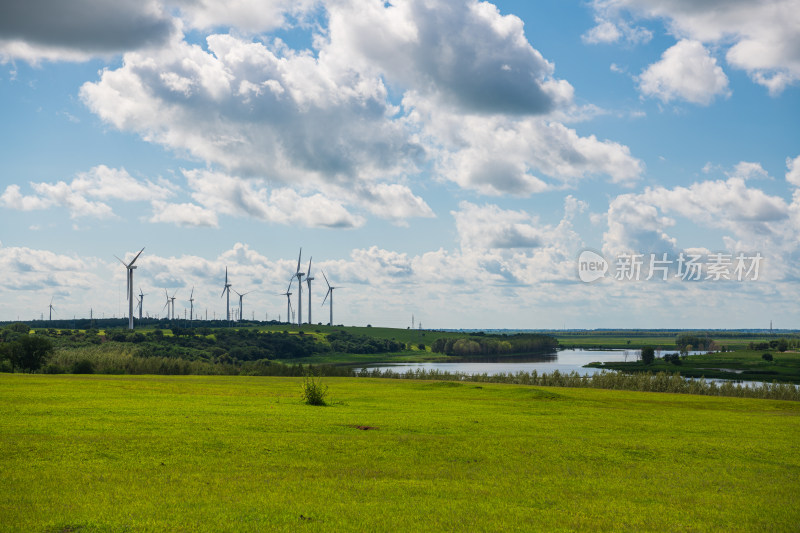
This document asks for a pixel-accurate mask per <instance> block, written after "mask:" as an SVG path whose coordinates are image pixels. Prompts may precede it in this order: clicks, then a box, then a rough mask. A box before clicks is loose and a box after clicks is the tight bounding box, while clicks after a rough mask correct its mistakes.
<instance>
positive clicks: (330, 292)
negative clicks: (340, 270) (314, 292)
mask: <svg viewBox="0 0 800 533" xmlns="http://www.w3.org/2000/svg"><path fill="white" fill-rule="evenodd" d="M322 277H323V278H325V283H326V284H327V285H328V292H326V293H325V298H324V299H323V300H322V305H325V300H327V299H328V295H330V297H331V303H330V307H331V319H330V320H331V321H330V322H328V325H329V326H332V325H333V289H340V288H341V287H333V286H332V285H331V284H330V282H329V281H328V276H326V275H325V271H324V270H323V271H322Z"/></svg>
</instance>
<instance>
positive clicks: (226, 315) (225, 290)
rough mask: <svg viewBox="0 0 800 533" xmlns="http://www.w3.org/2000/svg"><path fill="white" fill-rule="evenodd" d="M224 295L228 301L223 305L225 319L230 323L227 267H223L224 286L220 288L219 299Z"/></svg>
mask: <svg viewBox="0 0 800 533" xmlns="http://www.w3.org/2000/svg"><path fill="white" fill-rule="evenodd" d="M225 293H227V294H228V299H227V300H226V305H225V313H226V314H225V317H226V320H227V321H228V322H230V321H231V284H230V283H228V267H225V286H224V287H223V288H222V294H221V295H220V298H222V297H223V296H225Z"/></svg>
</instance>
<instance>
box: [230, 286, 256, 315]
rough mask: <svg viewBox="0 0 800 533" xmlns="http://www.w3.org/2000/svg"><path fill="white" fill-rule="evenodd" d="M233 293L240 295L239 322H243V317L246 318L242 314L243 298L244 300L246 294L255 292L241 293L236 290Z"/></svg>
mask: <svg viewBox="0 0 800 533" xmlns="http://www.w3.org/2000/svg"><path fill="white" fill-rule="evenodd" d="M233 292H235V293H236V294H238V295H239V321H240V322H241V321H242V317H243V316H244V315H243V314H242V298H244V296H245V294H250V293H251V292H253V291H248V292H245V293H241V292H239V291H237V290H236V289H234V290H233Z"/></svg>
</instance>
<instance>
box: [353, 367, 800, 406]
mask: <svg viewBox="0 0 800 533" xmlns="http://www.w3.org/2000/svg"><path fill="white" fill-rule="evenodd" d="M355 375H356V376H358V377H371V378H390V379H422V380H441V381H472V382H477V383H511V384H515V385H535V386H541V387H574V388H593V389H611V390H629V391H642V392H672V393H678V394H701V395H706V396H732V397H736V398H764V399H771V400H791V401H800V387H797V386H795V385H791V384H786V383H777V382H773V383H764V384H762V385H754V386H742V384H741V383H734V382H732V381H726V382H724V383H722V384H717V383H716V382H713V381H706V380H705V379H687V378H684V377H683V376H681V375H680V372H675V373H667V372H658V373H657V374H653V373H652V372H647V373H636V374H623V373H621V372H600V373H597V374H593V375H591V376H582V375H580V374H578V373H577V372H574V371H573V372H570V373H569V374H564V373H562V372H559V371H558V370H555V371H553V372H552V373H550V374H547V373H542V374H539V373H537V372H536V371H535V370H534V371H533V372H531V373H528V372H517V373H511V372H509V373H499V374H487V373H483V374H467V373H464V372H447V371H441V370H437V369H430V370H428V369H420V368H416V369H409V370H407V371H405V372H395V371H393V370H384V371H381V370H379V369H373V370H371V369H368V368H362V369H361V370H360V371H359V372H358V373H356V374H355Z"/></svg>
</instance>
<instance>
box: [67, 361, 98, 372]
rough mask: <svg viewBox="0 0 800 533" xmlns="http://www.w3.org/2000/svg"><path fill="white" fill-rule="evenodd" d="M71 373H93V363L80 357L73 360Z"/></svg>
mask: <svg viewBox="0 0 800 533" xmlns="http://www.w3.org/2000/svg"><path fill="white" fill-rule="evenodd" d="M72 373H73V374H94V364H92V362H91V361H89V360H88V359H81V360H80V361H75V364H73V365H72Z"/></svg>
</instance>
